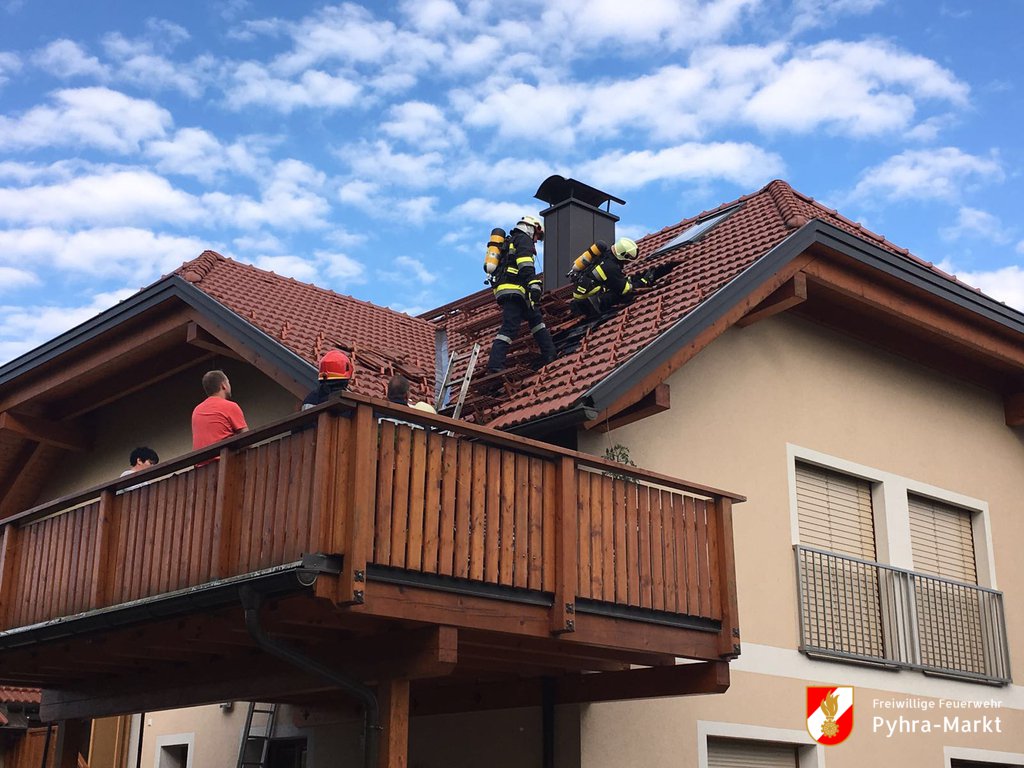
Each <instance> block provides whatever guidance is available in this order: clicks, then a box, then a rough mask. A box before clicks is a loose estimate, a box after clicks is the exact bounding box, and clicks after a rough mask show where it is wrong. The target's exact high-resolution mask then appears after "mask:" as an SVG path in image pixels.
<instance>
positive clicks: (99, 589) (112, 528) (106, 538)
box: [86, 488, 121, 610]
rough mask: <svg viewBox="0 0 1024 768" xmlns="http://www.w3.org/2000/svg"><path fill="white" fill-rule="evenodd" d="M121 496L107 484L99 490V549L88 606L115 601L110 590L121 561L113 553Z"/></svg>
mask: <svg viewBox="0 0 1024 768" xmlns="http://www.w3.org/2000/svg"><path fill="white" fill-rule="evenodd" d="M120 513H121V497H120V496H118V495H117V494H115V493H114V491H113V490H112V489H110V488H107V489H106V490H104V491H103V492H102V493H100V511H99V514H98V515H97V516H96V549H95V556H94V557H93V562H92V591H91V592H90V593H89V602H88V604H87V606H86V608H87V610H94V609H96V608H103V607H104V606H107V605H110V603H111V602H112V601H111V599H110V594H111V591H112V589H111V588H112V585H113V581H114V579H116V578H117V570H118V568H119V567H120V565H121V563H120V562H119V561H118V559H117V558H115V557H113V551H114V548H115V546H116V545H117V529H118V527H119V525H120Z"/></svg>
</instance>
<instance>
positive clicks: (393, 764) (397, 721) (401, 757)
mask: <svg viewBox="0 0 1024 768" xmlns="http://www.w3.org/2000/svg"><path fill="white" fill-rule="evenodd" d="M377 700H378V702H379V704H380V714H381V720H382V723H381V725H382V726H383V733H382V734H381V737H382V738H381V745H380V753H379V758H378V760H377V766H378V768H406V766H407V765H408V764H409V681H408V680H382V681H381V683H380V685H379V686H378V691H377Z"/></svg>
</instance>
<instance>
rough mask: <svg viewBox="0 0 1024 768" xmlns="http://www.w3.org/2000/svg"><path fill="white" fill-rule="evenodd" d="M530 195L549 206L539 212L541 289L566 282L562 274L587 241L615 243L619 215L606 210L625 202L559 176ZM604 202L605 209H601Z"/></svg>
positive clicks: (553, 287) (546, 180)
mask: <svg viewBox="0 0 1024 768" xmlns="http://www.w3.org/2000/svg"><path fill="white" fill-rule="evenodd" d="M534 197H535V198H537V199H538V200H542V201H543V202H545V203H547V204H548V205H549V206H550V207H549V208H547V209H545V210H543V211H541V212H540V215H541V216H543V217H544V291H545V292H547V291H553V290H555V289H556V288H558V287H560V286H563V285H565V284H566V283H568V282H569V279H568V278H567V277H566V276H565V273H566V272H568V271H569V269H570V267H572V263H573V261H575V260H576V257H577V256H579V255H580V254H581V253H583V252H584V251H585V250H586V249H587V248H589V247H590V245H591V243H593V242H595V241H597V240H604V241H605V242H606V243H608V244H609V245H610V244H611V243H613V242H615V222H616V221H618V220H619V217H618V216H616V215H614V214H613V213H611V212H610V210H611V204H612V201H614V202H616V203H618V204H619V205H625V204H626V201H625V200H620V199H619V198H617V197H615V196H614V195H609V194H608V193H607V192H602V191H601V190H599V189H594V188H593V187H591V186H589V185H587V184H584V183H583V182H582V181H576V179H565V178H563V177H561V176H549V177H548V178H546V179H545V180H544V183H543V184H541V185H540V187H539V188H538V189H537V193H536V194H535V195H534ZM605 204H607V208H606V209H605V210H601V208H600V206H602V205H605Z"/></svg>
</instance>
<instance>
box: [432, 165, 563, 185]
mask: <svg viewBox="0 0 1024 768" xmlns="http://www.w3.org/2000/svg"><path fill="white" fill-rule="evenodd" d="M553 173H560V174H562V175H563V176H570V175H571V173H570V172H569V169H568V168H567V167H566V168H562V167H557V166H554V165H552V164H551V163H549V162H547V161H544V160H537V159H532V158H527V157H503V158H501V159H500V160H487V159H484V158H482V157H470V158H467V159H464V160H461V161H460V162H458V163H455V164H454V165H453V167H451V168H448V169H446V173H445V178H446V180H447V182H448V184H449V185H450V186H452V187H468V188H470V189H489V188H492V187H495V186H500V187H501V188H502V190H520V189H523V190H529V191H530V192H532V191H534V190H535V189H536V188H537V183H538V179H546V178H547V177H548V176H550V175H551V174H553Z"/></svg>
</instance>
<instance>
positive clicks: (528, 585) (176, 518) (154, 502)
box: [0, 395, 742, 657]
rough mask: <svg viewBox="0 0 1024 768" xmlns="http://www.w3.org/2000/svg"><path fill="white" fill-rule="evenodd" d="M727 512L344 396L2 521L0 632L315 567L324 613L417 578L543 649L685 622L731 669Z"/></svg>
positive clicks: (654, 485) (614, 467)
mask: <svg viewBox="0 0 1024 768" xmlns="http://www.w3.org/2000/svg"><path fill="white" fill-rule="evenodd" d="M381 417H384V418H383V419H382V418H381ZM391 419H394V420H391ZM413 422H415V423H413ZM211 459H216V461H210V460H211ZM204 462H209V463H204ZM736 500H742V499H741V497H738V496H734V495H731V494H728V493H724V492H721V491H718V490H715V489H712V488H707V487H704V486H699V485H694V484H691V483H686V482H682V481H680V480H676V479H674V478H670V477H666V476H663V475H658V474H655V473H651V472H647V471H644V470H642V469H638V468H635V467H627V466H623V465H620V464H616V463H612V462H609V461H606V460H604V459H600V458H597V457H594V456H589V455H586V454H581V453H577V452H574V451H568V450H563V449H560V448H557V447H553V446H550V445H546V444H543V443H539V442H535V441H531V440H527V439H524V438H519V437H516V436H513V435H508V434H505V433H501V432H496V431H493V430H489V429H486V428H481V427H476V426H473V425H471V424H466V423H464V422H458V421H454V420H451V419H446V418H443V417H434V416H430V415H427V414H422V413H421V412H418V411H412V410H410V409H403V408H396V407H393V406H391V405H389V404H386V403H384V402H381V401H377V400H371V399H369V398H363V397H360V396H356V395H352V396H347V397H345V398H343V399H340V400H336V401H334V402H332V403H331V404H328V405H325V406H321V407H320V408H317V409H314V410H311V411H306V412H303V413H301V414H296V415H295V416H293V417H290V418H287V419H283V420H281V421H279V422H276V423H274V424H271V425H269V426H267V427H265V428H262V429H259V430H256V431H253V432H249V433H245V434H243V435H241V436H238V437H235V438H233V439H231V440H228V441H224V442H223V443H220V444H217V445H215V446H211V447H210V448H207V449H204V450H201V451H196V452H193V453H190V454H187V455H186V456H183V457H181V458H179V459H175V460H173V461H170V462H166V463H165V464H163V465H159V466H157V467H154V468H152V469H149V470H146V471H144V472H140V473H137V474H135V475H133V476H130V477H126V478H119V479H117V480H113V481H111V482H109V483H106V484H104V485H102V486H98V487H95V488H91V489H89V490H87V491H83V492H82V493H78V494H75V495H73V496H68V497H65V498H62V499H58V500H56V501H53V502H49V503H47V504H44V505H41V506H38V507H35V508H34V509H31V510H27V511H25V512H23V513H21V514H18V515H16V516H14V517H10V518H7V519H5V520H3V521H0V529H2V544H0V632H2V631H3V630H9V629H11V628H19V627H26V626H28V625H34V624H38V623H40V622H46V621H49V620H51V619H56V618H59V617H68V616H71V615H74V614H79V613H83V612H88V611H93V610H95V609H99V608H105V607H109V606H117V605H120V604H124V603H128V602H130V601H136V600H140V599H144V598H147V597H151V596H154V595H159V594H164V593H169V592H174V591H176V590H182V589H186V588H190V587H196V586H199V585H203V584H208V583H210V582H213V581H216V580H221V579H225V578H228V577H232V576H240V575H243V574H249V573H254V572H257V571H260V570H262V569H266V568H270V567H273V566H276V565H283V564H287V563H291V562H294V561H296V560H299V559H300V558H301V556H302V554H303V553H311V552H320V553H336V554H341V555H343V570H342V573H341V575H340V577H339V578H338V580H337V582H336V589H335V593H334V595H333V597H334V598H335V600H336V602H337V603H339V604H350V605H353V604H360V603H364V602H365V603H369V602H371V601H372V599H373V589H374V584H373V581H374V580H375V578H376V579H378V580H380V579H384V580H386V579H387V578H389V577H393V576H395V575H397V576H403V575H404V576H414V577H416V578H420V579H423V581H422V584H423V585H425V586H426V588H431V585H435V586H437V587H438V588H441V589H443V588H446V585H447V586H449V587H450V586H451V585H453V584H454V585H464V586H466V587H468V588H473V587H478V588H481V589H483V590H484V591H483V592H481V594H483V595H484V596H487V595H488V594H491V595H493V596H495V597H501V596H502V594H520V595H533V596H535V597H536V598H537V599H538V600H545V601H547V604H549V605H550V617H551V626H550V630H551V632H553V633H556V634H558V633H568V632H573V631H574V629H575V628H576V622H577V617H578V615H579V614H580V613H586V612H588V611H590V612H599V611H602V610H603V611H609V610H611V611H612V612H613V614H614V615H615V616H617V617H618V618H624V619H628V620H633V621H640V622H644V621H647V622H652V623H655V624H662V625H664V624H669V625H671V624H672V623H673V619H674V618H676V619H678V618H679V617H687V618H688V619H692V621H691V623H690V624H689V625H687V626H698V625H700V623H701V622H703V625H702V626H703V628H704V631H713V632H715V633H717V636H718V640H717V644H716V646H715V647H716V648H717V655H718V656H721V657H728V656H731V655H734V653H735V652H736V651H737V650H738V646H736V645H735V644H736V643H738V628H737V620H736V592H735V579H734V574H733V544H732V523H731V504H732V502H733V501H736ZM431 580H433V581H431ZM487 590H491V592H489V593H488V592H487ZM616 611H617V613H615V612H616ZM439 623H441V622H439ZM680 626H683V624H681V625H680Z"/></svg>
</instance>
